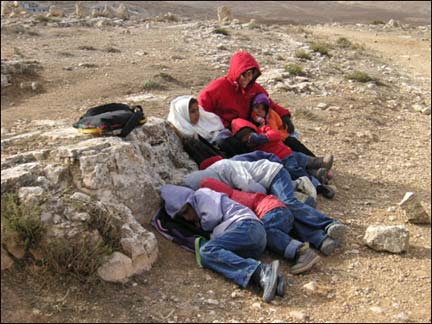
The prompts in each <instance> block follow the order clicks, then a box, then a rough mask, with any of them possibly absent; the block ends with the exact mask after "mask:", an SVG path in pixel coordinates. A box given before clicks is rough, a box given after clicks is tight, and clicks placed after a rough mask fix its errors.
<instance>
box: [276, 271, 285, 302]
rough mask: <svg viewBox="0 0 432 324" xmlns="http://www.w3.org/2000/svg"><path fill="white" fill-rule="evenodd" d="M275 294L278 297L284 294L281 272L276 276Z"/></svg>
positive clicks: (283, 278) (283, 281)
mask: <svg viewBox="0 0 432 324" xmlns="http://www.w3.org/2000/svg"><path fill="white" fill-rule="evenodd" d="M276 295H277V296H280V297H284V296H285V277H284V276H283V275H281V274H279V275H278V276H277V288H276Z"/></svg>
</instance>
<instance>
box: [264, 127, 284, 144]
mask: <svg viewBox="0 0 432 324" xmlns="http://www.w3.org/2000/svg"><path fill="white" fill-rule="evenodd" d="M259 133H260V134H264V135H265V136H266V137H267V139H268V141H269V142H276V141H280V140H281V136H280V133H279V131H277V130H275V129H273V128H271V127H270V126H262V127H260V128H259Z"/></svg>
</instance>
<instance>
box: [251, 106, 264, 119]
mask: <svg viewBox="0 0 432 324" xmlns="http://www.w3.org/2000/svg"><path fill="white" fill-rule="evenodd" d="M252 110H253V112H254V113H255V114H257V116H259V117H263V118H264V117H265V115H266V110H265V108H264V105H263V104H257V105H255V106H253V108H252Z"/></svg>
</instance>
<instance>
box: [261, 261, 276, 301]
mask: <svg viewBox="0 0 432 324" xmlns="http://www.w3.org/2000/svg"><path fill="white" fill-rule="evenodd" d="M278 271H279V260H275V261H273V262H272V263H270V264H264V263H262V264H261V271H260V273H259V285H260V287H261V288H262V289H263V290H264V292H263V300H264V301H265V302H266V303H269V302H270V301H271V300H272V299H273V298H274V296H275V293H276V289H277V284H278V281H277V278H278Z"/></svg>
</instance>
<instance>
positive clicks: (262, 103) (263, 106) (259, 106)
mask: <svg viewBox="0 0 432 324" xmlns="http://www.w3.org/2000/svg"><path fill="white" fill-rule="evenodd" d="M269 107H270V100H269V98H268V97H267V95H266V94H265V93H259V94H257V95H256V96H255V98H254V99H253V100H252V112H254V113H255V114H256V115H257V116H259V117H263V118H264V117H265V116H266V115H267V113H268V110H269Z"/></svg>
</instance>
